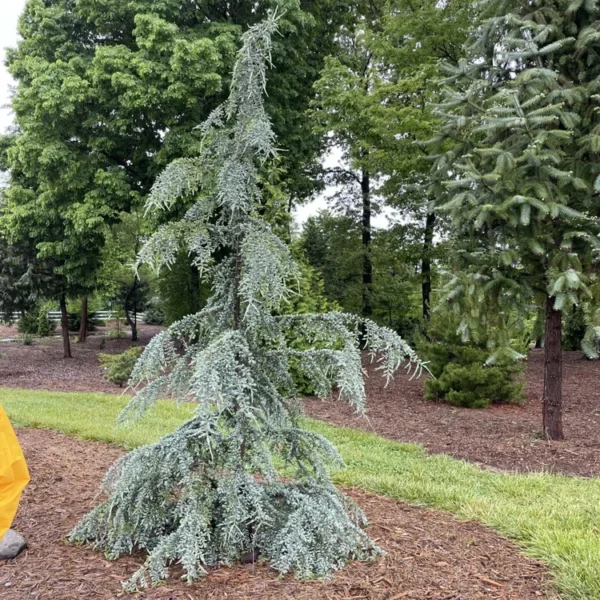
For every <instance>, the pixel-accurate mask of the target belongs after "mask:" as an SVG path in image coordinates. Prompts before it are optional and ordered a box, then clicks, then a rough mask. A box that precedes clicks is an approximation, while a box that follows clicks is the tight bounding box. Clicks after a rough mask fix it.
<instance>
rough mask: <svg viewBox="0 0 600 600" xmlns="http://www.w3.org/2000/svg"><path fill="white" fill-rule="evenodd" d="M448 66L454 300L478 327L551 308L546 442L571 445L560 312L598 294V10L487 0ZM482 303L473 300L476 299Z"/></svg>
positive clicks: (444, 163) (445, 174)
mask: <svg viewBox="0 0 600 600" xmlns="http://www.w3.org/2000/svg"><path fill="white" fill-rule="evenodd" d="M483 7H484V8H483V11H484V12H483V17H484V22H483V25H482V26H481V28H479V29H478V30H476V32H475V39H474V41H473V43H472V45H471V46H470V50H469V56H468V58H467V59H465V60H463V61H460V62H459V64H458V65H457V66H454V67H449V73H450V75H449V78H448V80H447V86H448V87H447V91H446V97H445V101H444V104H443V105H442V106H441V116H442V117H443V118H444V120H445V126H444V129H443V132H442V134H441V135H440V136H439V138H438V139H437V142H438V143H439V144H444V143H447V142H450V149H448V148H446V149H445V150H446V151H443V152H442V153H441V154H440V156H439V158H438V160H437V163H436V168H437V172H438V174H439V176H440V177H441V178H443V179H446V180H447V183H446V185H447V187H448V188H449V190H450V192H451V195H452V198H451V200H450V201H449V202H447V203H446V204H445V206H443V207H442V208H443V210H445V211H447V212H448V213H450V214H451V215H452V218H453V226H454V233H453V237H454V238H455V239H456V240H460V242H461V245H460V249H459V250H460V251H459V252H458V255H457V264H456V271H457V272H458V275H457V276H456V277H455V278H454V279H453V280H452V281H451V283H450V286H449V287H450V295H449V298H451V299H453V300H461V299H462V300H464V302H463V306H464V305H466V304H469V305H470V307H471V309H470V310H469V311H467V312H465V313H464V314H463V316H464V323H463V332H464V333H465V335H468V333H469V321H471V322H473V320H481V319H490V318H493V319H495V320H496V324H498V323H499V322H500V321H502V318H503V315H507V314H508V311H510V310H511V309H516V310H521V311H522V310H524V306H525V305H528V304H531V303H532V302H538V303H539V304H540V305H541V306H543V308H544V309H545V315H546V318H545V322H546V327H545V328H546V343H545V366H544V395H543V430H544V436H545V437H546V438H547V439H551V440H561V439H563V435H564V434H563V426H562V353H561V327H562V311H563V308H564V307H566V306H567V305H573V304H578V303H579V302H580V301H581V300H582V298H585V297H586V295H588V294H589V289H588V285H589V282H590V277H591V275H590V265H591V263H592V262H593V261H594V260H595V259H596V258H597V252H598V249H599V247H600V244H599V238H598V234H599V233H600V230H599V228H598V220H597V218H598V202H597V194H598V190H599V189H600V185H599V182H600V178H598V173H599V172H600V167H599V166H598V161H597V153H598V151H600V118H599V116H598V110H597V95H596V93H597V87H598V81H599V80H600V60H598V58H599V56H600V39H599V37H598V29H599V28H600V18H599V17H600V13H599V9H598V6H597V3H595V2H583V1H579V0H575V1H574V2H571V1H564V0H556V1H553V2H551V3H548V2H545V1H541V0H534V1H533V2H529V3H521V2H512V1H511V2H505V1H504V0H490V1H488V2H486V3H485V4H484V5H483ZM475 299H476V300H475Z"/></svg>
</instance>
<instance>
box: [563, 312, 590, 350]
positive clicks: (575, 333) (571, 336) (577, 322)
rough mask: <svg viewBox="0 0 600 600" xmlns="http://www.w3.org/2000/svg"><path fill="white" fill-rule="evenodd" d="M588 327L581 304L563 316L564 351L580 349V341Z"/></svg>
mask: <svg viewBox="0 0 600 600" xmlns="http://www.w3.org/2000/svg"><path fill="white" fill-rule="evenodd" d="M587 329H588V323H587V321H586V315H585V311H584V310H583V308H582V307H581V306H579V307H576V308H573V310H571V311H570V312H569V313H567V314H566V317H565V318H564V332H563V338H562V346H563V350H564V351H565V352H569V351H573V350H581V342H582V341H583V339H584V338H585V335H586V332H587Z"/></svg>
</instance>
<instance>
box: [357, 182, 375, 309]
mask: <svg viewBox="0 0 600 600" xmlns="http://www.w3.org/2000/svg"><path fill="white" fill-rule="evenodd" d="M360 188H361V192H362V250H363V274H362V282H363V289H362V314H363V317H367V318H368V317H370V316H371V315H372V314H373V304H372V296H373V262H372V260H371V239H372V232H371V212H372V207H371V177H370V174H369V172H368V171H365V170H363V172H362V178H361V181H360Z"/></svg>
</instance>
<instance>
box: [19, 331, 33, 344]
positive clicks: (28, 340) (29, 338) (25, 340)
mask: <svg viewBox="0 0 600 600" xmlns="http://www.w3.org/2000/svg"><path fill="white" fill-rule="evenodd" d="M21 342H22V343H23V345H24V346H31V345H32V344H33V336H32V335H31V334H30V333H24V334H23V335H22V336H21Z"/></svg>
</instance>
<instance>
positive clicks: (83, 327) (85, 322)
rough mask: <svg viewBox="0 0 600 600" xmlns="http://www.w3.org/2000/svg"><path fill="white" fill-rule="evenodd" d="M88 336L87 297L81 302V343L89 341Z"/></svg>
mask: <svg viewBox="0 0 600 600" xmlns="http://www.w3.org/2000/svg"><path fill="white" fill-rule="evenodd" d="M87 334H88V299H87V296H86V297H85V298H83V300H82V301H81V324H80V325H79V343H80V344H83V343H84V342H86V341H87Z"/></svg>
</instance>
